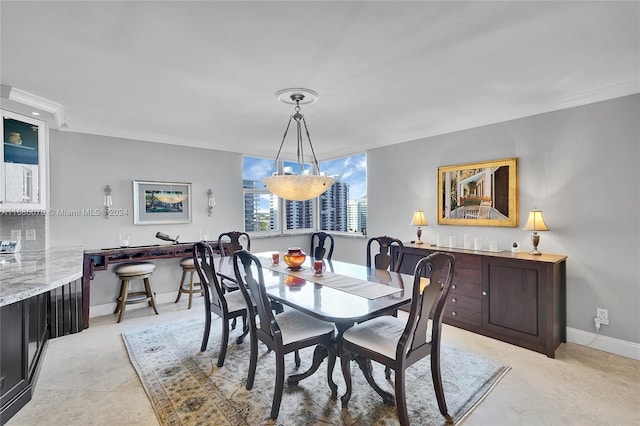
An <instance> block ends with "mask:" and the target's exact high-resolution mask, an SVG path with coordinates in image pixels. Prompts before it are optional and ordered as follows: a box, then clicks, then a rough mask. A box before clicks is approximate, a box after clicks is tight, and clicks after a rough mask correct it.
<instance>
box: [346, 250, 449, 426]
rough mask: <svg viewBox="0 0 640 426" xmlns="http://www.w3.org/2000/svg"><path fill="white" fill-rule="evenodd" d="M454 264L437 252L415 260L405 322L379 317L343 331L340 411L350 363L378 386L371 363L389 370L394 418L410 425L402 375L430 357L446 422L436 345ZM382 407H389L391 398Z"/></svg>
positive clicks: (349, 382)
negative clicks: (393, 393)
mask: <svg viewBox="0 0 640 426" xmlns="http://www.w3.org/2000/svg"><path fill="white" fill-rule="evenodd" d="M454 263H455V259H454V257H453V255H451V254H449V253H442V252H435V253H432V254H430V255H429V256H427V257H424V258H422V259H420V261H419V262H418V264H417V265H416V268H415V273H414V278H413V290H412V299H411V309H410V310H409V315H408V318H407V320H406V321H405V320H403V319H400V318H397V317H392V316H388V315H387V316H380V317H376V318H373V319H371V320H369V321H365V322H362V323H360V324H356V325H354V326H353V327H351V328H349V329H347V330H346V331H345V332H344V334H343V335H342V351H341V353H340V359H341V365H342V374H343V376H344V380H345V383H346V385H347V391H346V393H345V394H344V395H343V396H342V398H341V400H342V406H343V407H346V406H347V404H348V403H349V399H350V398H351V391H352V384H351V369H350V363H351V360H352V359H353V360H355V361H356V362H357V363H358V365H359V367H360V369H361V370H362V372H363V373H364V375H365V377H366V379H367V381H368V382H369V383H370V384H372V386H374V388H375V387H377V385H375V382H374V381H373V378H372V376H371V361H372V360H373V361H376V362H379V363H380V364H383V365H384V366H386V367H390V368H391V369H392V370H394V372H395V384H394V389H395V404H396V408H397V411H398V419H399V420H400V424H401V425H402V426H404V425H409V414H408V410H407V398H406V394H405V370H406V369H407V368H408V367H409V366H411V365H412V364H414V363H415V362H417V361H419V360H421V359H422V358H425V357H427V356H429V355H430V356H431V377H432V378H433V387H434V389H435V394H436V399H437V401H438V408H439V409H440V413H442V415H444V416H445V417H447V418H448V417H449V415H448V411H447V404H446V401H445V395H444V390H443V387H442V377H441V375H440V340H441V332H442V317H443V314H444V307H445V304H446V301H447V294H448V293H449V289H450V287H451V281H452V279H453V273H454ZM429 321H430V322H429ZM385 402H386V403H390V404H393V400H392V399H391V400H385ZM420 408H422V407H420Z"/></svg>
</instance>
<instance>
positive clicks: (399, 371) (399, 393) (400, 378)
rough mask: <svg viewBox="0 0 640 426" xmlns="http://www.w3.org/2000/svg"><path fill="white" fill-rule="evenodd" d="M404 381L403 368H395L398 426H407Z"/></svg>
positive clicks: (407, 417)
mask: <svg viewBox="0 0 640 426" xmlns="http://www.w3.org/2000/svg"><path fill="white" fill-rule="evenodd" d="M404 379H405V375H404V368H401V367H397V368H396V377H395V391H396V409H397V411H398V420H400V426H409V413H408V411H407V396H406V394H405V388H404Z"/></svg>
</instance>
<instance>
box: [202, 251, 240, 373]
mask: <svg viewBox="0 0 640 426" xmlns="http://www.w3.org/2000/svg"><path fill="white" fill-rule="evenodd" d="M193 263H194V265H195V268H196V271H197V272H198V276H199V277H200V282H201V283H202V289H203V290H204V313H205V324H204V334H203V336H202V344H201V346H200V350H201V351H202V352H204V351H205V350H206V349H207V344H208V342H209V332H210V330H211V314H216V315H218V316H219V317H220V318H222V338H221V340H220V351H219V353H218V367H222V365H223V364H224V359H225V357H226V355H227V346H228V341H229V321H230V320H235V319H236V318H238V317H242V335H240V337H238V338H237V339H236V343H238V344H240V343H242V342H243V341H244V338H245V337H246V335H247V334H248V333H249V325H248V323H247V303H246V301H245V298H244V296H243V295H242V293H240V292H239V291H233V292H227V293H225V292H224V291H223V290H222V287H221V286H220V282H219V281H218V274H217V273H216V269H215V266H214V252H213V249H212V248H211V246H210V245H209V244H205V243H195V244H194V245H193ZM234 328H235V321H234V324H233V325H232V326H231V329H232V330H233V329H234Z"/></svg>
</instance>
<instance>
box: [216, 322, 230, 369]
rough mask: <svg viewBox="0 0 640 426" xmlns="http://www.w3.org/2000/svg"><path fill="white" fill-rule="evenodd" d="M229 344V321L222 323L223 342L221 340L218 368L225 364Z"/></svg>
mask: <svg viewBox="0 0 640 426" xmlns="http://www.w3.org/2000/svg"><path fill="white" fill-rule="evenodd" d="M228 343H229V319H228V318H225V319H223V321H222V340H220V352H219V353H218V367H222V365H223V364H224V358H225V357H226V356H227V345H228Z"/></svg>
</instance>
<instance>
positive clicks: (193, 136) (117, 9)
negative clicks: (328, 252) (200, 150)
mask: <svg viewBox="0 0 640 426" xmlns="http://www.w3.org/2000/svg"><path fill="white" fill-rule="evenodd" d="M639 5H640V3H639V2H636V1H628V2H612V1H604V2H582V1H569V2H551V1H541V2H524V1H512V2H484V1H471V2H454V1H446V2H444V1H443V2H436V1H422V2H416V1H414V2H397V1H387V2H384V1H377V2H366V1H356V2H345V1H340V2H308V1H297V2H271V1H258V2H245V1H233V2H219V1H196V2H184V1H164V2H137V1H129V2H106V1H103V2H99V1H82V2H57V1H44V2H37V1H33V2H23V1H19V2H11V1H4V0H2V1H1V3H0V15H1V20H2V21H1V24H2V28H1V37H2V38H1V47H2V53H1V55H2V56H1V61H2V62H1V63H0V67H1V68H0V69H1V82H2V84H4V85H8V86H12V87H15V88H18V89H21V90H24V91H27V92H29V93H32V94H36V95H38V96H42V97H44V98H46V99H49V100H51V101H53V102H57V103H59V104H62V105H63V106H64V113H65V121H66V125H65V126H64V127H63V130H65V131H70V132H82V133H94V134H100V135H109V136H117V137H125V138H133V139H142V140H149V141H155V142H164V143H172V144H180V145H189V146H196V147H206V148H214V149H222V150H228V151H236V152H244V153H249V154H253V155H259V156H260V155H262V156H267V157H273V156H274V155H275V153H276V151H277V148H278V146H279V144H280V141H281V139H282V135H283V132H284V128H285V125H286V123H287V120H288V118H289V115H291V114H292V113H293V107H292V106H291V105H285V104H283V103H280V102H278V101H277V100H276V99H275V97H274V94H275V92H276V91H277V90H279V89H283V88H288V87H306V88H309V89H313V90H315V91H317V92H318V93H319V94H320V98H319V100H318V102H316V103H314V104H312V105H308V106H304V107H303V108H302V112H303V113H304V114H305V117H306V120H307V124H308V126H309V131H310V133H311V138H312V141H313V143H314V148H315V149H316V154H317V156H318V158H319V159H329V158H334V157H337V156H342V155H347V154H351V153H355V152H360V151H362V150H365V149H367V148H372V147H378V146H384V145H390V144H395V143H400V142H404V141H408V140H414V139H418V138H422V137H426V136H432V135H436V134H442V133H446V132H451V131H455V130H460V129H464V128H470V127H475V126H479V125H484V124H489V123H495V122H499V121H504V120H509V119H513V118H517V117H523V116H527V115H532V114H536V113H541V112H546V111H551V110H557V109H562V108H567V107H572V106H576V105H581V104H586V103H591V102H595V101H599V100H604V99H610V98H614V97H619V96H624V95H628V94H632V93H637V92H638V91H640V90H639V63H640V53H639V51H640V48H639V43H640V41H639V15H640V13H639ZM285 149H286V150H287V152H288V155H287V157H291V156H292V155H294V152H295V143H294V140H293V139H289V138H288V142H287V143H286V144H285Z"/></svg>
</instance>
